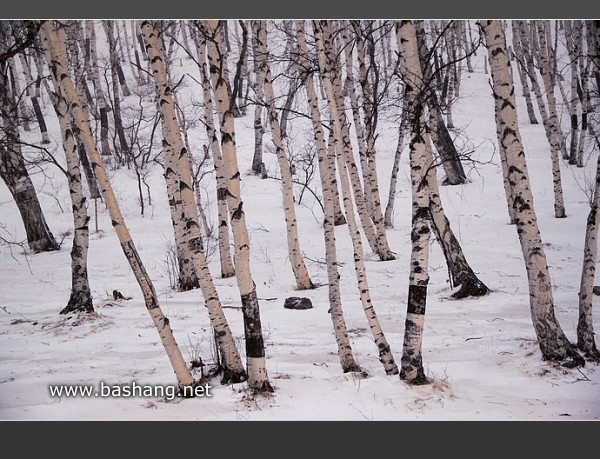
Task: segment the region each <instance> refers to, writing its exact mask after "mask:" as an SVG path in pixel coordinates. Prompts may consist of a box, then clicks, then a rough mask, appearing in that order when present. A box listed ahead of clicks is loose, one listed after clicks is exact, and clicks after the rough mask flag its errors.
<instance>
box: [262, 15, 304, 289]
mask: <svg viewBox="0 0 600 459" xmlns="http://www.w3.org/2000/svg"><path fill="white" fill-rule="evenodd" d="M258 22H259V24H258V25H257V26H256V27H255V33H256V34H257V37H256V39H257V41H258V56H259V58H260V74H261V75H262V76H263V78H264V91H265V101H266V104H267V110H268V114H269V124H270V127H271V138H272V141H273V145H274V146H275V155H276V156H277V162H278V164H279V171H280V173H281V191H282V196H283V211H284V218H285V224H286V237H287V248H288V255H289V258H290V263H291V265H292V271H293V273H294V278H295V279H296V288H297V289H298V290H307V289H312V288H315V285H314V284H313V283H312V281H311V279H310V274H309V273H308V268H307V267H306V264H305V263H304V258H303V257H302V252H301V250H300V237H299V234H298V221H297V219H296V209H295V202H294V201H295V200H294V189H293V186H294V185H293V182H292V172H291V164H290V161H289V159H288V157H287V153H286V147H285V144H284V143H283V137H284V136H283V135H282V129H281V125H280V123H279V114H278V112H277V107H276V105H275V91H274V89H273V81H272V76H271V67H270V65H269V49H268V43H267V21H265V20H260V21H258Z"/></svg>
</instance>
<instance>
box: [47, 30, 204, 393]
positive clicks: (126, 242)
mask: <svg viewBox="0 0 600 459" xmlns="http://www.w3.org/2000/svg"><path fill="white" fill-rule="evenodd" d="M41 31H42V34H43V43H44V48H45V49H47V50H48V53H49V55H50V57H51V64H50V65H51V67H52V71H53V72H54V74H55V78H56V81H58V84H59V85H60V86H61V90H62V91H63V94H64V95H65V98H66V100H67V103H68V107H69V110H70V111H71V113H72V114H73V117H74V118H75V122H76V125H77V129H79V130H80V131H81V134H82V139H83V140H84V142H85V144H86V145H85V146H86V150H87V151H88V153H89V154H90V157H91V160H92V164H93V165H94V172H95V173H96V177H97V179H98V183H99V185H100V187H101V191H102V195H103V197H104V201H105V203H106V206H107V209H108V212H109V214H110V218H111V221H112V225H113V228H114V230H115V232H116V234H117V237H118V238H119V242H120V244H121V248H122V250H123V253H124V255H125V257H126V259H127V261H128V262H129V264H130V266H131V269H132V272H133V274H134V275H135V278H136V281H137V282H138V284H139V286H140V289H141V290H142V293H143V296H144V302H145V305H146V309H147V310H148V312H149V314H150V316H151V318H152V321H153V323H154V325H155V327H156V329H157V331H158V334H159V336H160V339H161V342H162V344H163V347H164V349H165V351H166V353H167V356H168V357H169V361H170V363H171V366H172V367H173V370H174V373H175V375H176V377H177V382H178V387H179V389H180V392H182V393H186V392H187V391H189V389H186V388H190V387H193V386H194V385H195V384H196V381H195V380H194V377H193V376H192V374H191V372H190V370H189V369H188V368H187V366H186V363H185V360H184V358H183V355H182V354H181V351H180V350H179V347H178V345H177V342H176V340H175V336H174V335H173V330H172V329H171V326H170V324H169V319H168V318H167V317H166V316H165V315H164V314H163V312H162V310H161V308H160V304H159V301H158V296H157V294H156V290H155V289H154V285H153V283H152V280H151V278H150V276H149V275H148V273H147V271H146V269H145V267H144V265H143V263H142V260H141V258H140V256H139V253H138V251H137V249H136V247H135V244H134V242H133V239H132V238H131V234H130V232H129V229H128V228H127V226H126V224H125V221H124V219H123V215H122V213H121V209H120V208H119V204H118V201H117V199H116V196H115V193H114V191H113V188H112V185H111V183H110V181H109V179H108V175H107V173H106V169H105V167H104V164H103V161H102V157H101V155H100V153H99V152H98V149H97V148H96V145H95V143H94V140H93V136H92V132H91V130H90V126H89V123H88V120H87V118H86V115H85V112H84V111H83V110H82V109H81V102H80V101H79V100H78V95H77V90H76V89H75V85H74V84H73V81H72V79H71V76H70V73H69V70H68V68H67V65H66V64H67V59H66V49H65V45H64V43H62V42H61V41H60V40H59V38H58V35H57V33H56V31H55V29H54V26H53V24H52V21H47V20H44V21H42V22H41ZM192 392H193V391H192ZM187 393H189V392H187Z"/></svg>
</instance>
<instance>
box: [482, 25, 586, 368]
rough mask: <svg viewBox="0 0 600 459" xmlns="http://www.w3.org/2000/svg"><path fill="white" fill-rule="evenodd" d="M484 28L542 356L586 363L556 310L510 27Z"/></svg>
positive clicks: (571, 363) (501, 144)
mask: <svg viewBox="0 0 600 459" xmlns="http://www.w3.org/2000/svg"><path fill="white" fill-rule="evenodd" d="M481 27H482V29H483V33H484V37H485V41H486V47H487V49H488V59H489V63H490V71H491V74H492V85H493V86H492V88H493V94H494V100H495V106H496V110H495V114H496V123H497V125H498V130H497V132H498V144H499V147H500V148H501V149H503V150H504V151H505V153H506V160H507V165H508V169H507V170H508V179H509V182H510V184H511V187H512V190H513V193H512V195H513V205H514V208H515V225H516V227H517V234H518V236H519V241H520V243H521V249H522V251H523V257H524V260H525V268H526V271H527V278H528V281H529V301H530V309H531V317H532V321H533V327H534V330H535V333H536V336H537V338H538V344H539V346H540V349H541V352H542V358H543V359H544V360H554V361H563V362H564V365H565V366H579V365H583V364H584V360H583V358H582V357H581V356H580V355H579V354H578V353H577V351H576V350H575V349H574V347H573V346H572V344H571V343H570V342H569V340H568V339H567V337H566V336H565V334H564V332H563V330H562V328H561V327H560V324H559V323H558V320H557V319H556V316H555V314H554V298H553V295H552V283H551V278H550V273H549V270H548V264H547V261H546V255H545V253H544V247H543V244H542V238H541V236H540V231H539V228H538V224H537V218H536V215H535V210H534V204H533V193H532V191H531V188H530V185H529V174H528V171H527V162H526V160H525V152H524V150H523V143H522V141H521V135H520V132H519V125H518V118H517V106H516V101H515V93H514V84H513V80H512V75H511V72H510V61H509V57H508V52H507V49H506V39H505V36H504V29H503V28H502V24H501V23H500V21H494V20H487V21H485V22H482V23H481Z"/></svg>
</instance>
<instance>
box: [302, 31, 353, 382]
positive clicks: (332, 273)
mask: <svg viewBox="0 0 600 459" xmlns="http://www.w3.org/2000/svg"><path fill="white" fill-rule="evenodd" d="M295 25H296V34H297V39H298V45H299V47H300V62H301V64H302V66H303V67H304V68H306V69H311V68H312V66H311V64H310V61H309V58H308V56H309V54H308V46H307V44H306V33H305V31H304V21H296V24H295ZM313 29H314V32H315V39H317V40H320V39H321V33H320V26H319V24H318V23H316V22H313ZM307 72H308V73H307V75H306V83H305V89H306V94H307V97H308V104H309V110H310V119H311V123H312V126H313V132H314V137H315V142H316V145H317V151H318V160H319V173H320V176H321V187H322V189H323V201H324V202H323V204H324V208H325V216H324V220H323V231H324V237H325V259H326V261H327V279H328V281H329V282H328V284H329V314H330V316H331V321H332V323H333V331H334V334H335V339H336V342H337V348H338V357H339V359H340V365H341V366H342V371H343V372H344V373H350V372H360V371H361V369H360V366H359V365H358V364H357V363H356V360H355V359H354V356H353V354H352V345H351V343H350V339H349V338H348V328H347V326H346V321H345V319H344V311H343V310H342V300H341V291H340V275H339V271H338V264H337V253H336V245H335V202H338V203H339V197H338V196H337V195H336V194H334V192H333V189H334V187H336V188H337V180H336V179H335V175H336V169H335V159H333V161H330V160H329V158H331V156H332V155H330V154H328V152H327V145H326V142H325V134H324V132H323V123H322V122H321V110H320V107H319V97H318V96H317V91H316V89H315V84H314V80H313V75H312V72H311V71H310V70H307ZM333 151H334V150H333V149H331V152H333Z"/></svg>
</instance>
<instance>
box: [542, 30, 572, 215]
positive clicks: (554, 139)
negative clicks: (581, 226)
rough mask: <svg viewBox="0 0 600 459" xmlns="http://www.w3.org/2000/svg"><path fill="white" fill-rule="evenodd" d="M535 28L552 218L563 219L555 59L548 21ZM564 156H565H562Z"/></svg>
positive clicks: (561, 150)
mask: <svg viewBox="0 0 600 459" xmlns="http://www.w3.org/2000/svg"><path fill="white" fill-rule="evenodd" d="M534 23H535V27H536V28H537V34H538V39H539V51H538V53H537V55H538V56H539V60H540V66H539V69H540V73H541V76H542V81H543V83H544V89H545V91H544V94H545V95H546V100H547V101H548V121H547V129H548V135H549V139H548V140H549V142H550V159H551V162H552V183H553V185H554V216H555V217H556V218H565V217H566V216H567V214H566V211H565V202H564V196H563V188H562V179H561V172H560V156H561V154H563V151H564V152H566V147H565V141H564V138H563V135H562V129H561V127H560V118H559V116H558V111H557V107H556V96H555V93H554V89H555V87H556V82H555V79H556V69H555V64H554V60H555V59H556V57H555V55H554V51H553V50H551V48H552V45H551V43H550V39H551V36H552V35H551V30H550V21H534ZM563 156H566V154H563Z"/></svg>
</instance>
